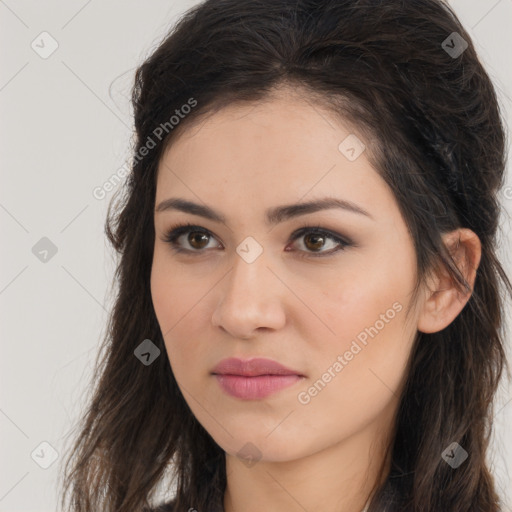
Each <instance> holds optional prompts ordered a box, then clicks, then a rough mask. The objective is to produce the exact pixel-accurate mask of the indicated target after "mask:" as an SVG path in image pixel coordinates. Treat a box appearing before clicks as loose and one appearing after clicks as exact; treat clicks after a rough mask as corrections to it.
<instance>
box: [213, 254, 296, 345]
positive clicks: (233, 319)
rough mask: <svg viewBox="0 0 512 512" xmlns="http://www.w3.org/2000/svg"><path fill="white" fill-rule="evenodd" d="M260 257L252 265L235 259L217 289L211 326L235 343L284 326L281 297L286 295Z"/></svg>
mask: <svg viewBox="0 0 512 512" xmlns="http://www.w3.org/2000/svg"><path fill="white" fill-rule="evenodd" d="M264 255H265V252H263V254H261V255H260V256H259V257H258V258H257V259H256V260H255V261H253V262H252V263H247V262H246V261H245V260H244V259H243V258H241V257H240V256H239V255H238V254H236V255H235V260H234V264H233V268H232V269H231V271H230V272H228V274H227V276H226V277H225V279H224V280H223V284H222V285H221V287H220V290H221V292H220V293H221V297H220V299H219V303H218V305H217V307H216V308H215V310H214V312H213V315H212V324H213V326H214V327H219V328H221V329H222V330H224V331H226V332H228V333H229V334H230V335H231V336H233V337H234V338H238V339H250V338H252V337H254V336H257V335H258V332H260V331H266V330H277V329H281V328H282V327H283V326H284V325H285V323H286V314H285V309H284V299H285V294H286V293H288V294H289V293H290V292H289V291H288V290H287V288H286V286H285V285H284V284H283V283H282V282H281V281H280V280H279V278H278V277H276V272H275V270H271V269H270V268H269V266H268V261H267V260H266V258H265V257H264Z"/></svg>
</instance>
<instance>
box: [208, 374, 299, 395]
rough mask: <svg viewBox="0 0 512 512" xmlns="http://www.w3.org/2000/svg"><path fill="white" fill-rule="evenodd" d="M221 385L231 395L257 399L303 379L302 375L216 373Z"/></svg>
mask: <svg viewBox="0 0 512 512" xmlns="http://www.w3.org/2000/svg"><path fill="white" fill-rule="evenodd" d="M215 377H216V378H217V382H218V383H219V384H220V387H221V388H222V389H223V390H224V391H225V392H226V393H227V394H228V395H231V396H234V397H236V398H243V399H244V400H257V399H259V398H265V397H266V396H269V395H272V394H273V393H276V392H277V391H279V390H281V389H284V388H287V387H288V386H291V385H293V384H295V383H296V382H298V381H299V380H302V378H303V377H301V376H300V375H258V376H256V377H244V376H242V375H219V374H215Z"/></svg>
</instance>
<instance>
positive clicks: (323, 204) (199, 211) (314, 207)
mask: <svg viewBox="0 0 512 512" xmlns="http://www.w3.org/2000/svg"><path fill="white" fill-rule="evenodd" d="M333 208H341V209H342V210H346V211H349V212H352V213H357V214H359V215H365V216H366V217H369V218H371V219H373V220H375V219H374V218H373V216H372V215H371V214H370V213H369V212H367V211H366V210H365V209H364V208H362V207H361V206H359V205H357V204H355V203H353V202H351V201H347V200H345V199H338V198H333V197H325V198H323V199H318V200H316V201H309V202H307V203H296V204H290V205H284V206H277V207H273V208H269V209H268V210H267V211H266V212H265V216H266V221H267V224H271V225H273V224H279V223H280V222H283V221H286V220H288V219H292V218H294V217H298V216H300V215H306V214H308V213H314V212H318V211H320V210H329V209H333ZM171 210H177V211H181V212H184V213H190V214H192V215H198V216H200V217H205V218H206V219H209V220H212V221H214V222H222V223H224V224H225V223H226V217H225V216H224V215H223V214H222V213H220V212H218V211H216V210H214V209H213V208H210V207H208V206H204V205H201V204H197V203H194V202H192V201H187V200H185V199H180V198H174V197H172V198H170V199H165V200H164V201H162V202H161V203H160V204H159V205H158V206H157V207H156V209H155V212H157V213H158V212H164V211H171Z"/></svg>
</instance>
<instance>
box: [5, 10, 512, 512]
mask: <svg viewBox="0 0 512 512" xmlns="http://www.w3.org/2000/svg"><path fill="white" fill-rule="evenodd" d="M196 3H197V2H196V1H188V2H187V1H183V0H174V1H163V0H153V1H152V2H142V1H140V0H139V1H137V0H128V1H127V0H125V1H121V0H110V1H108V2H105V1H103V2H100V1H98V0H96V1H94V0H89V1H86V0H73V1H67V2H55V1H46V2H37V1H24V0H20V1H15V0H7V1H3V0H0V48H1V49H2V52H1V71H0V109H1V111H0V130H1V137H0V152H1V161H2V167H1V172H2V175H1V178H2V187H1V191H0V229H1V236H2V240H4V242H3V243H2V250H1V255H2V261H1V269H0V314H1V317H0V326H1V333H2V338H1V343H2V357H1V362H0V439H1V446H0V460H1V461H2V464H1V467H0V512H7V511H9V512H10V511H54V510H56V509H57V476H58V470H59V463H60V462H61V460H62V453H63V452H64V450H65V448H66V447H67V444H66V443H67V442H66V439H65V438H66V434H67V433H68V431H69V429H70V427H71V425H72V422H73V421H74V420H75V419H76V418H77V415H78V414H79V411H80V409H81V408H82V407H83V406H84V397H85V392H86V391H87V384H88V382H89V381H88V379H89V378H90V374H91V369H92V366H91V365H92V362H93V360H94V357H95V355H96V352H97V349H98V345H99V342H100V340H101V338H102V336H103V334H104V330H105V325H106V321H107V313H108V310H109V307H110V305H111V303H110V301H109V299H108V290H109V287H110V282H111V279H112V274H113V270H114V259H113V256H114V255H113V252H112V251H111V249H110V247H109V246H108V245H107V242H106V239H105V237H104V234H103V224H104V221H105V215H106V207H107V204H108V201H109V200H110V198H111V197H112V195H113V192H109V193H107V194H106V197H105V198H104V199H102V200H98V199H96V198H95V197H94V196H93V190H94V189H95V188H96V187H101V186H102V184H103V183H104V182H105V181H107V180H108V179H109V178H110V177H111V176H112V175H113V174H114V173H116V171H117V170H118V169H119V168H120V167H121V166H123V165H124V164H125V162H126V161H127V159H128V158H129V147H130V143H131V137H132V130H131V127H132V121H131V108H130V106H129V95H130V87H131V83H132V78H133V72H134V71H135V68H136V66H137V65H138V64H140V63H141V62H142V60H143V59H144V58H145V57H146V56H148V55H149V53H150V51H151V50H152V49H153V48H154V47H155V45H156V44H158V42H159V41H160V40H161V38H162V37H163V36H164V34H165V32H166V31H167V29H168V28H169V27H170V26H171V25H172V24H173V23H174V22H175V21H176V19H177V18H178V17H179V16H180V15H181V14H182V13H183V12H184V11H185V10H187V9H188V8H190V7H191V6H193V5H195V4H196ZM451 5H452V6H453V7H454V8H455V10H456V12H457V14H458V15H459V16H460V18H461V20H462V22H463V24H464V25H465V27H466V28H467V29H468V31H469V33H470V34H471V36H472V38H473V40H474V41H475V43H476V45H477V49H478V51H479V54H480V56H481V59H482V60H483V62H484V64H485V66H486V69H487V70H488V72H489V73H490V75H491V77H492V78H493V80H494V82H495V84H496V87H497V89H498V91H499V95H500V101H501V104H502V106H503V112H504V116H505V117H506V122H507V123H508V124H509V125H511V124H512V123H511V118H512V101H511V99H510V96H511V94H512V70H511V66H510V48H511V47H512V34H511V29H510V22H511V21H512V0H485V1H483V0H454V1H452V2H451ZM44 31H46V32H48V33H49V34H50V35H51V37H52V38H53V39H54V40H55V41H56V42H57V43H58V48H57V50H56V51H55V52H54V53H53V54H52V55H50V56H49V57H48V58H42V57H41V56H40V54H38V53H36V51H35V50H34V49H33V48H32V47H31V44H32V42H33V41H35V43H34V45H35V44H39V49H38V51H39V52H43V51H48V50H49V49H51V44H52V41H51V40H50V39H49V36H41V37H44V38H46V39H44V48H43V43H41V37H39V35H40V34H41V33H42V32H44ZM509 145H510V144H509ZM507 186H508V188H507V189H506V192H504V193H503V194H502V201H503V205H504V206H505V208H506V209H507V211H508V215H510V213H512V176H511V173H510V164H509V171H508V178H507ZM502 231H503V236H502V242H501V257H502V261H503V262H504V264H505V268H506V270H507V272H508V274H509V275H512V264H511V257H510V246H511V233H512V229H511V222H510V219H509V218H505V217H504V218H503V220H502ZM43 237H47V238H48V239H49V240H50V241H51V243H52V244H53V245H54V246H55V247H56V249H57V253H56V254H55V255H53V256H52V255H51V252H49V253H48V256H47V261H46V262H42V261H41V260H40V259H39V258H38V257H36V254H34V252H33V247H34V246H36V244H38V243H39V244H43V245H42V246H39V245H37V246H36V248H39V249H40V250H41V247H43V246H44V247H47V245H48V241H43V242H40V240H41V239H42V238H43ZM44 244H46V245H44ZM44 247H43V248H44ZM507 248H508V251H507V250H506V249H507ZM34 251H35V250H34ZM507 253H508V254H507ZM509 311H510V303H509ZM507 324H508V334H507V340H508V345H509V348H508V350H509V354H510V345H511V342H510V340H511V335H510V330H511V329H510V325H511V318H510V316H509V317H508V318H507ZM505 384H506V383H503V386H502V390H501V392H500V395H499V398H498V400H497V405H496V414H495V418H494V425H495V429H496V433H495V437H494V440H493V445H492V452H491V454H490V456H491V462H492V467H493V470H494V471H495V473H496V475H497V478H498V482H499V485H500V487H501V489H502V494H503V496H505V495H506V497H507V499H508V503H509V507H510V504H511V503H512V484H511V476H510V475H511V474H512V428H511V426H512V393H511V391H510V385H508V384H507V385H505ZM43 442H46V443H49V445H51V447H53V450H55V452H56V453H55V455H56V456H57V459H56V460H55V462H54V463H53V464H51V465H49V467H48V468H47V469H44V468H43V467H41V464H43V465H48V464H50V463H51V458H50V457H51V454H52V448H50V447H49V446H47V445H42V446H41V443H43ZM36 461H37V462H36ZM511 510H512V507H511Z"/></svg>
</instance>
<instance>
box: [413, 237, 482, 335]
mask: <svg viewBox="0 0 512 512" xmlns="http://www.w3.org/2000/svg"><path fill="white" fill-rule="evenodd" d="M443 241H444V243H445V246H446V247H447V249H448V251H449V252H450V254H451V255H452V258H453V259H454V261H455V263H456V265H457V267H458V269H459V270H460V272H461V273H462V275H463V276H464V278H465V279H466V281H467V282H468V284H469V286H470V287H471V291H469V292H467V293H461V292H459V291H458V290H457V288H456V286H455V283H454V281H453V280H452V278H451V277H450V276H449V274H448V272H447V270H446V269H445V268H444V266H443V267H442V268H440V269H438V270H437V271H436V272H435V273H434V275H433V276H431V278H430V283H429V286H428V288H427V290H426V291H425V300H424V303H423V305H422V308H421V311H420V313H419V317H418V330H419V331H421V332H425V333H432V332H438V331H441V330H443V329H444V328H445V327H447V326H448V325H450V324H451V323H452V322H453V320H454V319H455V318H456V317H457V315H458V314H459V313H460V312H461V311H462V309H463V308H464V306H465V305H466V303H467V301H468V300H469V298H470V297H471V293H472V291H473V286H474V283H475V278H476V270H477V268H478V265H479V264H480V258H481V255H482V245H481V243H480V239H479V238H478V236H477V235H476V234H475V233H474V232H473V231H471V230H470V229H467V228H459V229H456V230H455V231H451V232H449V233H446V234H444V235H443Z"/></svg>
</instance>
